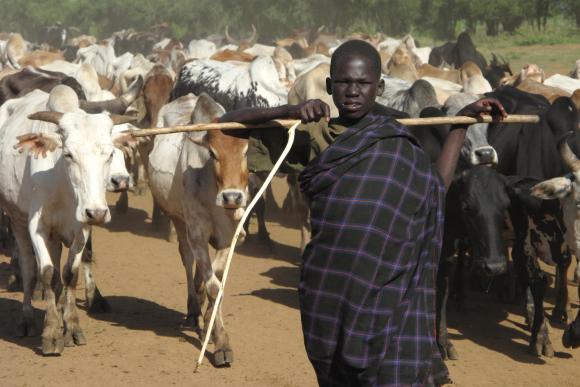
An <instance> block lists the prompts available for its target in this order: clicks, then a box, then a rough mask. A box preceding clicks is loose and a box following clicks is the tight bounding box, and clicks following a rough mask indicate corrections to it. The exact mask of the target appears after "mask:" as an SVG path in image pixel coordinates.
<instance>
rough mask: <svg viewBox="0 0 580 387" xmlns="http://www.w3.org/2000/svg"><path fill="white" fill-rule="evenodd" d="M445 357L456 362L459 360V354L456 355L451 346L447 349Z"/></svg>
mask: <svg viewBox="0 0 580 387" xmlns="http://www.w3.org/2000/svg"><path fill="white" fill-rule="evenodd" d="M447 357H448V358H449V360H458V359H459V354H458V353H457V350H456V349H455V347H454V346H453V345H450V346H449V347H447Z"/></svg>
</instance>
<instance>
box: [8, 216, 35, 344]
mask: <svg viewBox="0 0 580 387" xmlns="http://www.w3.org/2000/svg"><path fill="white" fill-rule="evenodd" d="M13 231H14V237H15V239H16V245H17V249H18V256H19V263H20V270H21V273H22V288H23V291H24V297H23V300H22V316H21V317H20V319H19V320H18V322H17V324H16V332H15V335H16V336H17V337H25V336H36V335H38V333H39V331H38V327H37V326H36V323H35V321H34V313H33V309H32V293H33V292H34V287H35V283H36V273H37V266H36V259H35V258H34V250H33V247H32V244H31V243H30V236H29V235H28V230H26V227H14V228H13Z"/></svg>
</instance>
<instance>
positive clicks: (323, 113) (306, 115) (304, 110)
mask: <svg viewBox="0 0 580 387" xmlns="http://www.w3.org/2000/svg"><path fill="white" fill-rule="evenodd" d="M323 117H325V118H326V121H328V120H330V106H328V105H327V104H326V103H325V102H323V101H321V100H319V99H309V100H308V101H306V102H303V103H300V104H298V105H289V106H288V118H292V119H297V120H302V122H303V123H305V124H306V123H308V122H318V121H320V120H321V119H322V118H323Z"/></svg>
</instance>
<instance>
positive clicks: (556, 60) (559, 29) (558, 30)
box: [413, 17, 580, 74]
mask: <svg viewBox="0 0 580 387" xmlns="http://www.w3.org/2000/svg"><path fill="white" fill-rule="evenodd" d="M462 29H463V27H462V26H459V27H458V33H459V32H460V31H461V30H462ZM413 36H416V37H417V39H419V42H420V43H421V44H422V45H440V44H442V43H444V41H443V40H439V39H433V38H432V37H431V36H428V35H424V34H413ZM472 38H473V41H474V43H475V46H476V47H477V49H478V50H479V51H481V52H482V53H483V54H484V55H485V57H486V58H488V59H491V54H492V53H495V54H498V55H500V56H502V57H504V58H505V59H507V60H508V61H509V62H510V64H511V67H512V70H513V71H514V72H518V71H519V69H521V68H522V67H523V66H524V65H526V64H528V63H536V64H538V65H539V66H540V67H542V68H543V69H544V71H546V73H547V74H553V73H560V74H567V73H568V72H569V71H570V70H571V69H572V67H573V66H574V63H575V62H576V60H577V59H580V29H578V28H576V26H575V24H574V23H573V22H572V21H571V20H567V19H563V18H561V17H553V18H551V19H549V20H548V24H547V26H546V31H538V30H537V29H535V28H532V27H531V26H530V25H529V24H527V23H524V24H523V25H522V26H521V27H520V28H519V29H518V30H517V31H516V32H515V33H514V34H507V33H504V32H502V33H500V34H499V35H498V36H493V37H492V36H487V35H485V27H484V26H483V25H480V26H479V28H478V30H477V32H476V33H475V34H474V35H473V36H472Z"/></svg>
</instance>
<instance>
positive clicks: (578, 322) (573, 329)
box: [562, 288, 580, 348]
mask: <svg viewBox="0 0 580 387" xmlns="http://www.w3.org/2000/svg"><path fill="white" fill-rule="evenodd" d="M578 296H579V297H580V288H578ZM562 345H564V347H565V348H578V347H580V312H578V314H577V315H576V319H575V320H574V321H573V322H572V323H571V324H569V325H568V326H567V327H566V329H565V330H564V334H563V335H562Z"/></svg>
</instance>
